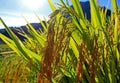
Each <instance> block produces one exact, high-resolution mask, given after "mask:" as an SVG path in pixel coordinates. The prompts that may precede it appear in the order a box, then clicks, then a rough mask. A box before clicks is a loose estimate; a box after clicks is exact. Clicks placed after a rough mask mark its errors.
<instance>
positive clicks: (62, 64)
mask: <svg viewBox="0 0 120 83" xmlns="http://www.w3.org/2000/svg"><path fill="white" fill-rule="evenodd" d="M48 2H49V4H50V6H51V9H52V10H53V13H51V14H50V15H49V16H50V20H49V23H47V22H46V24H47V26H45V25H44V24H43V23H42V21H41V20H40V18H39V16H38V15H36V17H37V18H38V19H39V20H40V22H41V23H42V25H43V26H44V31H36V30H35V29H34V27H32V25H31V24H30V23H29V22H28V21H27V20H26V19H25V18H24V19H25V20H26V22H27V24H28V25H27V29H28V31H29V34H26V33H25V32H24V31H22V32H20V33H19V34H21V35H22V36H24V37H25V38H26V39H25V41H21V40H20V39H18V37H17V36H16V35H15V34H14V33H13V32H12V31H11V30H10V29H9V28H8V27H7V25H6V24H5V22H4V21H3V20H2V19H0V20H1V23H2V24H3V25H4V26H5V28H6V30H7V31H8V33H9V35H10V36H11V38H12V39H9V38H7V37H6V36H4V35H3V34H0V38H1V39H2V40H3V41H4V42H5V43H6V44H7V45H8V46H9V47H10V48H11V49H12V50H13V51H14V52H15V53H16V55H15V56H17V57H21V58H22V61H23V62H24V63H25V64H24V65H22V67H20V66H21V65H20V64H17V65H16V68H19V69H15V70H14V72H15V74H12V75H13V76H12V79H13V81H12V83H15V82H17V81H18V80H19V79H20V78H21V77H19V76H20V75H19V73H20V74H22V73H21V72H20V71H21V70H22V68H25V66H26V63H27V66H26V67H27V68H28V70H30V71H31V72H32V73H30V74H26V73H25V74H26V76H27V75H29V76H32V75H33V78H31V79H33V82H37V83H119V82H120V73H119V72H120V57H119V56H120V27H119V24H120V23H119V18H120V15H119V11H118V6H117V3H116V0H112V7H113V12H112V13H111V16H110V17H106V11H107V9H106V10H105V11H104V10H103V9H100V8H99V6H98V4H97V2H96V0H90V11H91V19H90V20H88V19H87V18H86V16H85V15H84V13H83V10H82V8H81V4H79V0H71V3H72V5H73V8H72V7H71V6H70V5H69V3H68V1H67V0H66V2H65V1H63V0H60V3H59V4H58V6H59V8H58V9H57V7H55V6H54V4H53V3H52V0H48ZM103 11H104V12H103ZM66 15H69V17H67V18H66V17H65V16H66ZM15 56H13V57H12V58H13V59H14V57H15ZM20 60H21V59H20ZM18 61H19V60H18ZM6 62H7V61H6ZM17 63H18V62H17ZM11 64H12V65H14V63H11ZM28 64H29V65H31V67H32V69H31V67H29V65H28ZM7 66H11V65H8V64H7ZM27 72H28V71H27ZM9 73H11V70H10V68H8V72H4V74H3V73H2V74H1V75H4V77H5V78H6V79H5V82H6V83H7V82H8V80H9V77H7V76H6V75H7V74H9ZM8 76H9V75H8ZM26 79H27V80H26V82H30V81H29V80H31V79H29V78H27V77H26Z"/></svg>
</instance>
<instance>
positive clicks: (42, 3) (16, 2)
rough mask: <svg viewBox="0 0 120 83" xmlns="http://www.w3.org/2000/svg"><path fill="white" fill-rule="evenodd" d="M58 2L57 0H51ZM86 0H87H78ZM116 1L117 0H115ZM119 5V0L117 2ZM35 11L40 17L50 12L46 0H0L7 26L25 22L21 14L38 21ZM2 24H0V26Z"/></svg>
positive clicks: (103, 2)
mask: <svg viewBox="0 0 120 83" xmlns="http://www.w3.org/2000/svg"><path fill="white" fill-rule="evenodd" d="M28 1H29V2H28ZM52 1H53V2H54V3H59V0H52ZM80 1H88V0H80ZM110 1H111V0H99V3H100V5H101V6H104V5H108V4H109V5H108V7H109V8H110ZM117 1H118V0H117ZM118 3H119V5H120V2H118ZM34 12H36V13H37V14H38V15H39V16H40V18H41V19H43V17H45V18H46V19H48V15H49V14H50V13H51V12H52V10H51V9H50V6H49V4H48V2H47V0H0V17H1V18H2V19H3V20H4V21H5V23H6V24H7V25H8V26H20V25H24V24H26V22H25V20H24V19H23V17H22V16H21V15H24V16H25V17H26V18H27V19H28V20H29V21H30V22H39V21H38V19H37V18H36V17H35V14H34ZM2 27H3V26H2V25H1V24H0V28H2Z"/></svg>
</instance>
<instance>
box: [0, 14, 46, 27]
mask: <svg viewBox="0 0 120 83" xmlns="http://www.w3.org/2000/svg"><path fill="white" fill-rule="evenodd" d="M22 15H23V16H24V17H25V18H26V19H27V20H28V21H29V22H30V23H35V22H39V20H38V18H37V17H36V16H35V14H34V13H24V14H22ZM22 15H21V14H19V13H9V15H7V14H5V15H0V16H1V18H2V19H3V21H4V22H5V23H6V24H7V26H22V25H25V24H26V21H25V20H24V18H23V17H22ZM38 15H39V14H38ZM39 17H40V18H41V20H44V17H45V18H46V20H48V17H47V16H44V15H39ZM3 27H4V26H3V25H1V24H0V28H3Z"/></svg>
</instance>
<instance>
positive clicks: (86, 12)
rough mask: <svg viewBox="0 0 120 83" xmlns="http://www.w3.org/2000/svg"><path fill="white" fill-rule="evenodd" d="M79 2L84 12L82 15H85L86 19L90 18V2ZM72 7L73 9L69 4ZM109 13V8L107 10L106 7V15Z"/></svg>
mask: <svg viewBox="0 0 120 83" xmlns="http://www.w3.org/2000/svg"><path fill="white" fill-rule="evenodd" d="M80 4H81V7H82V10H83V13H84V15H85V16H86V18H87V19H88V20H90V19H91V14H90V2H89V1H86V2H80ZM71 7H72V8H73V9H74V7H73V5H72V6H71ZM101 8H102V9H104V10H105V9H106V8H105V7H101ZM110 15H111V10H109V9H107V14H106V16H107V17H108V16H110ZM69 16H70V15H69V14H68V15H66V16H65V17H66V18H67V17H69Z"/></svg>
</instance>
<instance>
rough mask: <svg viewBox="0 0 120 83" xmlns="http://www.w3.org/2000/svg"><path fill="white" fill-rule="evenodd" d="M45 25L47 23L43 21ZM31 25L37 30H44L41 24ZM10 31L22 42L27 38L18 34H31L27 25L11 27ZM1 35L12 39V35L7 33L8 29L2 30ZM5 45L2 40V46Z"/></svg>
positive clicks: (0, 41) (0, 30)
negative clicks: (22, 32)
mask: <svg viewBox="0 0 120 83" xmlns="http://www.w3.org/2000/svg"><path fill="white" fill-rule="evenodd" d="M43 23H44V24H45V21H43ZM31 25H32V26H33V27H34V28H35V29H36V30H40V29H41V30H42V31H43V26H42V25H41V24H40V23H31ZM10 29H11V30H12V31H13V32H14V33H15V35H16V36H17V37H18V38H19V39H20V40H22V41H23V40H24V39H25V38H24V37H23V36H21V35H20V34H19V33H18V32H21V30H23V31H24V32H25V33H27V34H29V32H28V30H27V28H26V25H24V26H20V27H10ZM0 33H2V34H3V35H5V36H7V37H9V38H11V37H10V35H9V34H8V33H7V31H6V29H0ZM1 43H4V42H3V41H2V40H1V39H0V44H1Z"/></svg>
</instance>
